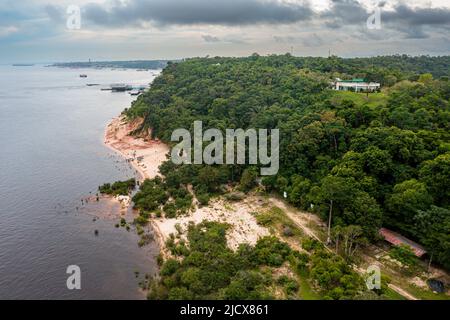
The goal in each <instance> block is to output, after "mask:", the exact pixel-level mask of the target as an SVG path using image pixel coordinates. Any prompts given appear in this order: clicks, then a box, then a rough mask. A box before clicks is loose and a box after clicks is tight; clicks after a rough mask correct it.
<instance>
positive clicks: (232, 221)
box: [104, 115, 269, 256]
mask: <svg viewBox="0 0 450 320" xmlns="http://www.w3.org/2000/svg"><path fill="white" fill-rule="evenodd" d="M142 121H143V119H142V118H140V119H135V120H133V121H131V122H128V121H127V120H126V119H125V117H124V116H122V115H121V116H118V117H115V118H113V119H112V120H111V121H110V122H109V124H108V125H107V127H106V130H105V134H104V144H105V145H106V146H107V147H108V148H110V149H111V150H113V151H115V152H117V153H118V154H120V155H121V156H122V157H124V158H125V159H126V160H127V161H128V162H129V163H130V164H131V166H132V167H133V168H134V169H135V170H136V173H137V174H139V175H140V177H141V181H143V180H145V179H152V178H154V177H156V176H161V175H160V173H159V166H160V165H161V164H162V163H163V162H164V161H166V160H167V157H166V155H167V154H168V153H169V152H170V148H169V146H168V145H166V144H164V143H163V142H161V141H159V140H150V139H148V137H149V136H150V134H151V131H150V130H149V131H148V132H147V133H146V134H145V136H140V137H139V136H131V135H129V134H130V133H131V132H133V131H134V130H135V129H136V128H138V127H139V126H140V125H141V124H142ZM259 201H260V200H258V199H256V198H255V197H252V198H248V199H247V200H245V201H242V202H238V203H233V204H232V205H228V204H226V203H225V202H224V199H221V198H218V199H214V200H212V201H211V202H210V204H209V205H207V206H203V207H199V206H198V205H197V204H195V205H194V209H193V210H192V211H191V212H190V213H189V215H187V216H182V217H177V218H176V219H166V218H163V217H162V218H151V219H149V223H150V225H151V227H152V229H153V231H154V234H155V239H156V240H157V241H158V244H159V248H160V252H161V254H162V255H163V256H167V255H169V253H168V252H167V248H166V246H165V241H166V240H167V239H168V238H169V237H170V234H172V233H173V234H176V233H177V227H176V225H180V226H181V227H182V229H183V231H186V230H187V226H188V224H189V222H191V221H192V222H195V223H200V222H202V221H203V220H209V221H216V222H222V223H227V224H229V225H230V226H231V229H230V230H229V232H227V242H228V244H229V247H230V248H231V249H237V248H238V246H239V244H241V243H248V244H251V245H254V244H256V242H257V241H258V239H259V238H260V237H264V236H267V235H269V231H268V229H267V228H265V227H262V226H260V225H259V224H258V223H257V221H256V218H255V216H254V215H253V214H252V212H254V211H255V210H257V209H258V207H259V205H258V202H259Z"/></svg>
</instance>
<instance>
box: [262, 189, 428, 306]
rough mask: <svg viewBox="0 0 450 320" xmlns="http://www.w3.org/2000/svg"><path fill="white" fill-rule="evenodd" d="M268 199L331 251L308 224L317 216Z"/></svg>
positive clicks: (392, 286)
mask: <svg viewBox="0 0 450 320" xmlns="http://www.w3.org/2000/svg"><path fill="white" fill-rule="evenodd" d="M269 201H270V202H271V203H272V204H274V205H275V206H277V207H279V208H281V209H283V210H284V211H285V213H286V215H287V216H288V217H289V218H290V219H291V220H292V221H293V222H294V223H295V224H296V225H297V226H298V227H299V228H300V229H301V230H302V231H303V232H304V233H305V234H306V235H308V236H309V237H311V238H313V239H316V240H317V241H320V242H321V243H322V244H324V247H325V248H326V249H327V250H328V251H330V252H332V250H331V249H330V248H329V247H328V246H326V245H325V243H324V242H323V241H322V240H321V239H320V238H319V237H318V236H317V234H316V232H315V231H314V230H312V229H311V228H310V227H309V226H308V224H309V223H310V222H311V221H314V222H316V223H317V224H319V223H320V221H318V217H317V216H315V215H313V214H309V213H305V212H302V211H299V210H298V209H295V208H293V207H291V206H289V205H287V204H286V203H285V202H284V201H282V200H280V199H277V198H274V197H271V198H269ZM362 257H363V259H364V260H366V261H367V260H370V257H368V256H366V255H365V254H362ZM355 271H356V272H358V273H360V274H364V273H365V271H364V270H360V269H358V268H357V267H356V268H355ZM388 286H389V288H391V289H392V290H394V291H395V292H397V293H398V294H400V295H402V296H403V297H405V298H406V299H408V300H419V299H418V298H416V297H414V296H413V295H412V294H410V293H409V292H407V291H405V290H404V289H402V288H400V287H398V286H396V285H394V284H392V283H390V284H389V285H388Z"/></svg>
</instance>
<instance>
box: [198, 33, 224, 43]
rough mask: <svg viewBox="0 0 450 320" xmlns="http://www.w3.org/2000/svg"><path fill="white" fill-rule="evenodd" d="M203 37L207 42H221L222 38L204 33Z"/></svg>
mask: <svg viewBox="0 0 450 320" xmlns="http://www.w3.org/2000/svg"><path fill="white" fill-rule="evenodd" d="M202 38H203V40H205V42H220V39H219V38H218V37H215V36H210V35H208V34H206V35H203V36H202Z"/></svg>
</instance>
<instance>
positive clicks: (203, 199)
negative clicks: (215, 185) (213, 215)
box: [197, 193, 211, 206]
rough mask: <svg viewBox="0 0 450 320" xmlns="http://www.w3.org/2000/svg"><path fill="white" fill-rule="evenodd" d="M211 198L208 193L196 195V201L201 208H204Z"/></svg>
mask: <svg viewBox="0 0 450 320" xmlns="http://www.w3.org/2000/svg"><path fill="white" fill-rule="evenodd" d="M210 198H211V196H210V195H209V194H208V193H202V194H199V195H197V200H198V202H200V204H201V205H202V206H206V205H207V204H208V203H209V199H210Z"/></svg>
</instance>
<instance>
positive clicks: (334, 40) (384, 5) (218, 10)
mask: <svg viewBox="0 0 450 320" xmlns="http://www.w3.org/2000/svg"><path fill="white" fill-rule="evenodd" d="M71 5H75V6H76V7H78V8H79V9H80V17H81V20H80V21H81V26H80V29H72V30H71V29H69V28H68V27H67V19H68V18H69V17H70V14H68V13H67V9H68V8H69V6H71ZM376 8H379V12H380V22H381V25H379V26H378V27H376V28H370V26H369V27H368V25H367V20H368V19H369V17H370V16H371V15H373V14H374V13H375V11H376ZM369 20H370V19H369ZM369 23H370V21H369ZM449 34H450V1H447V0H440V1H438V0H434V1H429V0H420V1H414V4H411V3H410V2H407V1H399V0H393V1H376V0H360V1H357V0H317V1H306V0H305V1H301V0H278V1H277V0H264V1H263V0H190V1H176V0H147V1H144V0H127V1H113V0H78V1H77V0H58V1H56V0H42V1H38V0H23V1H12V0H4V1H2V2H1V3H0V64H7V63H25V62H29V63H51V62H67V61H88V60H89V59H92V60H94V61H95V60H96V61H101V60H156V59H181V58H186V57H193V56H206V55H210V56H216V55H219V56H247V55H250V54H252V53H254V52H257V53H259V54H261V55H266V54H284V53H286V52H291V53H293V54H294V55H298V56H305V55H306V56H328V54H329V53H330V52H331V54H335V55H338V56H342V57H355V56H374V55H389V54H410V55H420V54H429V55H446V54H450V36H449Z"/></svg>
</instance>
